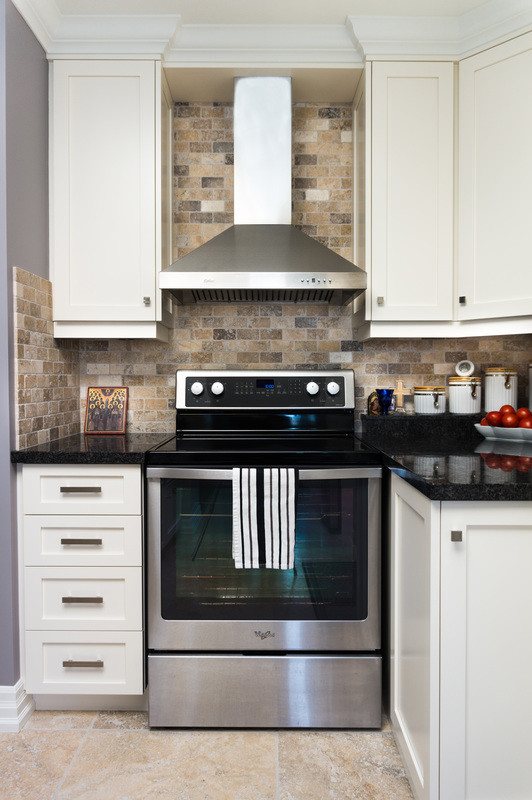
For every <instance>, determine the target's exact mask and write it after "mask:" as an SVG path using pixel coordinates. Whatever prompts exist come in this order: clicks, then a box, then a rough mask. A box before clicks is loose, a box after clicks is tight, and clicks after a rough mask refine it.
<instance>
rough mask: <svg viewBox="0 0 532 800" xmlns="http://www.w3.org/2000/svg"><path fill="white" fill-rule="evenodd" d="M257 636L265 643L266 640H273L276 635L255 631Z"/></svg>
mask: <svg viewBox="0 0 532 800" xmlns="http://www.w3.org/2000/svg"><path fill="white" fill-rule="evenodd" d="M255 636H258V637H259V639H260V640H261V641H264V640H265V639H270V638H271V639H273V637H274V636H275V633H272V632H271V631H264V632H263V631H255Z"/></svg>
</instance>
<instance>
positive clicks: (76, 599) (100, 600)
mask: <svg viewBox="0 0 532 800" xmlns="http://www.w3.org/2000/svg"><path fill="white" fill-rule="evenodd" d="M61 602H62V603H103V597H70V596H69V597H62V598H61Z"/></svg>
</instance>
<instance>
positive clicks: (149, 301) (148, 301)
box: [142, 297, 151, 306]
mask: <svg viewBox="0 0 532 800" xmlns="http://www.w3.org/2000/svg"><path fill="white" fill-rule="evenodd" d="M142 302H143V303H144V305H145V306H149V305H150V303H151V297H143V298H142Z"/></svg>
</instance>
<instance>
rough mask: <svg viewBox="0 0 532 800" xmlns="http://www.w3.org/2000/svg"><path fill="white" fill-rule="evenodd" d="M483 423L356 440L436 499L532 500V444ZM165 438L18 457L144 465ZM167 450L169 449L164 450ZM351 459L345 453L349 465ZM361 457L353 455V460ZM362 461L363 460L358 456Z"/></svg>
mask: <svg viewBox="0 0 532 800" xmlns="http://www.w3.org/2000/svg"><path fill="white" fill-rule="evenodd" d="M476 421H478V416H476V417H473V416H471V417H469V416H466V415H451V414H442V415H438V416H437V417H436V416H425V415H419V416H416V415H401V416H400V415H394V416H393V417H392V416H390V417H388V418H386V417H384V418H383V417H365V416H364V417H363V418H362V431H361V432H358V433H357V437H358V438H359V439H360V440H361V441H362V443H363V445H364V446H365V447H366V448H367V449H368V450H373V451H374V453H375V455H374V456H373V458H372V463H374V462H375V461H376V460H378V458H379V456H378V455H377V453H380V459H381V460H382V463H383V465H384V466H387V467H389V468H390V469H391V470H392V471H393V472H396V473H397V474H398V475H400V476H401V477H402V478H404V479H405V480H407V481H408V482H409V483H410V484H412V486H414V487H415V488H416V489H418V490H419V491H420V492H422V493H423V494H424V495H426V496H427V497H429V498H430V499H431V500H494V501H496V500H499V501H503V500H532V445H529V444H525V443H518V442H508V443H504V444H501V443H500V442H493V441H487V440H485V439H483V438H482V437H481V436H480V435H479V434H478V433H477V431H476V430H475V428H474V425H473V423H474V422H476ZM169 438H171V436H170V435H165V434H164V433H151V434H141V433H133V434H129V435H127V436H114V435H113V436H94V435H90V436H83V435H79V436H70V437H68V438H65V439H59V440H58V441H55V442H49V443H48V444H42V445H38V446H36V447H30V448H28V449H26V450H17V451H13V452H12V453H11V461H12V462H14V463H18V464H145V463H146V462H147V461H148V460H149V457H148V453H149V451H151V450H153V449H154V448H156V447H159V446H160V445H161V444H162V443H164V442H166V441H167V440H168V439H169ZM163 449H164V448H163ZM347 457H348V456H347V455H346V453H343V459H344V461H345V459H346V458H347ZM353 457H354V456H353ZM357 457H358V456H357Z"/></svg>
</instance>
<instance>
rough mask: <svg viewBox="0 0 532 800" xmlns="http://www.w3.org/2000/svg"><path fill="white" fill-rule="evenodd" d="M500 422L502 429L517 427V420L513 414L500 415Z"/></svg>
mask: <svg viewBox="0 0 532 800" xmlns="http://www.w3.org/2000/svg"><path fill="white" fill-rule="evenodd" d="M501 422H502V427H503V428H517V426H518V425H519V420H518V419H517V417H516V415H515V413H513V414H512V413H511V412H510V411H509V412H507V413H506V414H503V415H502V420H501Z"/></svg>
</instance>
